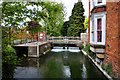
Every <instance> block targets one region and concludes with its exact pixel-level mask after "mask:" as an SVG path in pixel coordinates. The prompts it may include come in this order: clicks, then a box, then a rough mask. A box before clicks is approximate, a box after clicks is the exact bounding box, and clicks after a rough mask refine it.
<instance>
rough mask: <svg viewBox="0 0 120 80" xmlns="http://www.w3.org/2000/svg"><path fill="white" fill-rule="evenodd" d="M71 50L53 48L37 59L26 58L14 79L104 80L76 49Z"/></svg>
mask: <svg viewBox="0 0 120 80" xmlns="http://www.w3.org/2000/svg"><path fill="white" fill-rule="evenodd" d="M69 49H70V48H69ZM57 50H59V51H58V52H57ZM71 50H74V52H70V51H69V50H68V49H67V48H65V49H63V48H59V49H58V48H54V49H53V50H52V51H51V52H49V53H48V54H46V55H44V56H42V57H41V58H39V59H38V58H28V59H26V60H25V61H24V63H23V64H22V66H18V67H17V68H16V69H15V74H14V78H82V79H85V78H102V79H105V78H104V76H103V75H102V74H101V73H100V72H99V71H98V69H97V68H96V67H95V66H94V65H93V64H91V62H90V61H89V59H88V58H86V57H85V56H84V55H83V54H82V53H81V52H80V50H79V51H78V48H76V49H75V48H74V49H73V48H71ZM75 50H76V52H75Z"/></svg>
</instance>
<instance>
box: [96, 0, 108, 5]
mask: <svg viewBox="0 0 120 80" xmlns="http://www.w3.org/2000/svg"><path fill="white" fill-rule="evenodd" d="M101 5H106V0H102V3H98V0H95V6H101Z"/></svg>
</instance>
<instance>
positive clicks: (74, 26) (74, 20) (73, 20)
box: [67, 2, 85, 36]
mask: <svg viewBox="0 0 120 80" xmlns="http://www.w3.org/2000/svg"><path fill="white" fill-rule="evenodd" d="M84 20H85V17H84V8H83V4H82V2H77V3H75V5H74V8H73V9H72V15H71V16H70V17H69V21H70V27H69V28H68V31H67V35H68V36H80V33H82V32H83V31H84V24H83V23H84Z"/></svg>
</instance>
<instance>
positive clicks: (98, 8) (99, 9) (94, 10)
mask: <svg viewBox="0 0 120 80" xmlns="http://www.w3.org/2000/svg"><path fill="white" fill-rule="evenodd" d="M104 11H106V7H105V6H103V7H97V8H94V9H93V10H92V12H91V13H92V14H93V13H98V12H104Z"/></svg>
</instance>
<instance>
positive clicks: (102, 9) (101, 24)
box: [88, 0, 120, 77]
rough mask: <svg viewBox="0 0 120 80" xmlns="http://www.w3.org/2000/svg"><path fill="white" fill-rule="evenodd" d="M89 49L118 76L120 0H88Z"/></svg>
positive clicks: (119, 63) (119, 73)
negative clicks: (110, 66) (109, 64)
mask: <svg viewBox="0 0 120 80" xmlns="http://www.w3.org/2000/svg"><path fill="white" fill-rule="evenodd" d="M89 19H90V20H89V37H88V42H89V44H90V50H91V51H92V52H93V53H94V56H95V60H96V61H97V62H101V63H104V64H105V65H107V64H108V63H112V67H113V71H115V72H116V74H117V77H120V0H89Z"/></svg>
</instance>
